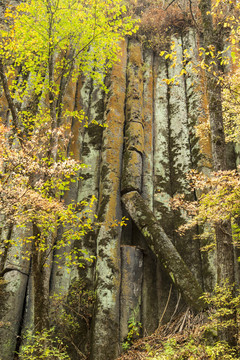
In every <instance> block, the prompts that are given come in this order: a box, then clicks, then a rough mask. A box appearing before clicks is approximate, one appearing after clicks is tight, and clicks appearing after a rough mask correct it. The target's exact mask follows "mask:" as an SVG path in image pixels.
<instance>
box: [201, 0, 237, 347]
mask: <svg viewBox="0 0 240 360" xmlns="http://www.w3.org/2000/svg"><path fill="white" fill-rule="evenodd" d="M211 5H212V2H211V0H201V1H200V5H199V8H200V10H201V16H202V23H203V35H204V47H205V50H206V51H207V50H210V47H211V46H213V47H214V48H212V50H213V52H214V54H215V58H214V59H212V57H211V56H210V55H206V58H205V62H206V65H207V66H208V67H210V68H211V67H212V71H210V72H209V71H206V79H207V84H206V85H207V97H208V106H209V118H210V129H211V145H212V158H213V169H214V170H215V171H221V170H226V168H227V164H226V143H225V136H224V126H223V113H222V98H221V84H220V83H219V81H218V78H217V77H216V76H214V75H213V71H215V72H216V73H218V72H219V69H220V65H219V64H218V60H217V57H216V54H217V51H218V50H220V51H222V50H223V48H222V36H223V33H222V32H218V31H217V29H215V28H214V26H213V19H212V15H211ZM212 60H214V61H215V62H216V64H211V62H212ZM215 234H216V243H217V282H218V284H219V285H220V286H223V284H224V283H225V282H226V281H228V283H229V285H232V284H234V283H235V272H234V268H235V266H234V248H233V241H232V234H231V222H230V220H227V221H224V222H223V221H219V223H218V224H217V225H216V227H215ZM232 296H234V290H233V292H232ZM231 319H232V320H233V321H234V323H235V325H236V326H235V327H227V328H223V329H221V330H220V331H219V338H220V340H223V341H227V343H228V344H229V345H231V346H236V345H237V321H236V314H235V313H234V314H233V315H232V316H231ZM225 320H226V319H225Z"/></svg>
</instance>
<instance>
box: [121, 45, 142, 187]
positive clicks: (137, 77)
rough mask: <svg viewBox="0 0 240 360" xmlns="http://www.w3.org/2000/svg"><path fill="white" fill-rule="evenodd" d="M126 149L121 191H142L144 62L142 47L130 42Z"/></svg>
mask: <svg viewBox="0 0 240 360" xmlns="http://www.w3.org/2000/svg"><path fill="white" fill-rule="evenodd" d="M128 57H129V59H128V66H127V79H128V87H127V99H126V129H125V148H124V154H123V174H122V184H121V189H122V192H123V193H125V192H128V191H131V190H136V191H138V192H141V190H142V157H143V150H144V131H143V69H142V66H143V59H142V48H141V45H140V44H139V43H138V42H137V41H135V40H131V41H130V42H129V49H128Z"/></svg>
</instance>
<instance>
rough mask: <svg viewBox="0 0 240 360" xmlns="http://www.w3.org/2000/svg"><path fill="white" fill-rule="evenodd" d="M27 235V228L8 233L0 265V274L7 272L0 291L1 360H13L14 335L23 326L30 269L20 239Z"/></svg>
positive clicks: (23, 245) (26, 251)
mask: <svg viewBox="0 0 240 360" xmlns="http://www.w3.org/2000/svg"><path fill="white" fill-rule="evenodd" d="M3 235H4V234H3ZM30 235H31V233H30V231H29V229H26V228H23V229H21V228H16V227H14V228H13V231H12V232H11V245H10V246H9V248H8V252H7V254H6V257H5V261H4V264H1V265H2V270H3V272H4V271H6V273H5V275H4V276H3V280H5V283H4V284H1V288H0V304H1V308H0V358H1V360H12V359H13V358H14V353H15V351H16V344H17V336H18V335H19V334H20V330H21V326H22V316H23V310H24V302H25V297H26V289H27V284H28V277H29V266H30V261H29V260H28V259H26V257H27V253H28V251H29V250H30V247H29V244H24V243H23V241H24V240H23V239H24V238H25V237H27V236H30ZM1 240H2V241H4V240H5V239H4V238H2V239H1ZM7 269H8V270H9V271H7ZM10 269H11V270H10Z"/></svg>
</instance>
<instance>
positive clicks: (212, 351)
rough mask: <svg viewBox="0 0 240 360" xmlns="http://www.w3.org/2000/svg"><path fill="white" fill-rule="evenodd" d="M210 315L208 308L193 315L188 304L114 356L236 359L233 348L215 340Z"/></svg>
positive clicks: (125, 359) (120, 359)
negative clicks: (168, 319)
mask: <svg viewBox="0 0 240 360" xmlns="http://www.w3.org/2000/svg"><path fill="white" fill-rule="evenodd" d="M211 318H212V312H211V311H210V310H208V311H205V312H201V313H199V314H197V315H196V314H194V313H193V312H192V311H191V310H190V309H189V308H188V309H187V310H186V311H184V312H181V313H180V314H178V315H177V316H176V317H175V318H174V319H172V320H170V321H169V322H168V323H167V324H164V325H160V326H159V327H158V328H157V329H156V331H155V332H154V333H153V334H152V335H150V336H145V337H143V338H141V339H138V340H136V341H135V342H134V343H133V344H132V346H131V347H130V348H129V350H128V351H126V352H124V353H123V354H122V355H121V356H120V357H118V359H117V360H142V359H145V360H215V359H216V360H237V359H239V356H238V355H237V354H236V352H235V351H234V350H233V349H232V348H230V347H229V346H228V345H227V344H226V343H224V342H219V341H218V340H217V331H216V328H215V325H214V324H213V321H212V320H211ZM238 320H239V319H238ZM239 341H240V338H238V344H239Z"/></svg>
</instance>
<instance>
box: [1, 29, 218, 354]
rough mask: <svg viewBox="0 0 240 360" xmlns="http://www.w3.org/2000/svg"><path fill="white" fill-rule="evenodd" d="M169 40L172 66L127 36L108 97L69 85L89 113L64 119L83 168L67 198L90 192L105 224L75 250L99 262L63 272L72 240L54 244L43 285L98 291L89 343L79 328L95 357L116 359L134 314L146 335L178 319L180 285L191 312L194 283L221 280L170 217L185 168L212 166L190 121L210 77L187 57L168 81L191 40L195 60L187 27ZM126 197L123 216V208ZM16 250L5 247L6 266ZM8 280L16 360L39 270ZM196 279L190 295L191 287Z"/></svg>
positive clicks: (197, 116) (202, 107) (73, 103)
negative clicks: (83, 285) (79, 282)
mask: <svg viewBox="0 0 240 360" xmlns="http://www.w3.org/2000/svg"><path fill="white" fill-rule="evenodd" d="M172 40H173V41H174V42H175V44H176V51H177V63H176V66H175V67H171V64H170V63H169V60H166V59H165V58H163V57H159V55H158V54H156V53H154V52H153V51H152V50H150V49H143V48H142V45H141V44H140V43H139V42H137V40H136V39H128V40H126V41H125V42H122V44H121V52H122V54H121V55H120V56H119V62H118V63H116V64H115V65H114V67H113V69H112V71H111V72H110V73H109V74H108V75H107V77H106V79H105V85H106V87H107V88H108V93H105V92H104V91H103V90H102V89H101V88H100V87H98V86H96V85H94V84H93V81H92V79H90V78H87V77H84V76H80V77H79V79H78V81H77V82H76V83H74V84H69V90H68V92H67V95H66V99H65V100H66V101H67V103H68V106H69V107H70V108H71V109H73V110H82V111H83V112H84V113H85V115H86V119H85V120H83V122H82V123H81V122H79V121H78V120H77V119H75V118H72V119H69V123H70V127H71V129H72V135H73V136H72V137H71V141H70V144H69V148H68V152H69V155H70V156H73V157H74V158H75V159H78V160H80V161H81V162H82V163H85V164H87V165H88V166H87V167H85V168H83V169H82V170H81V172H80V174H79V175H80V177H79V178H78V179H77V181H76V182H75V183H72V184H71V187H70V189H69V191H68V192H67V193H66V194H65V197H64V200H65V202H66V203H71V202H77V201H82V200H89V199H90V198H91V196H93V195H94V196H95V197H96V201H95V203H94V205H93V210H94V213H96V214H97V215H98V221H99V222H100V226H98V228H97V229H96V231H92V232H91V233H89V234H88V235H87V236H85V237H83V238H82V239H81V241H79V242H78V243H77V244H76V243H75V244H72V245H71V246H73V245H74V246H78V247H79V248H83V249H85V250H87V251H88V253H89V255H95V256H96V261H95V262H94V263H93V264H91V265H88V264H87V262H86V265H87V266H86V268H85V269H79V268H77V267H76V266H72V267H71V268H70V271H68V270H69V269H68V270H67V269H66V267H65V265H64V260H60V264H59V265H60V266H61V268H59V265H57V264H56V262H55V260H56V259H57V257H58V256H59V255H64V251H68V250H69V251H70V250H71V249H72V247H69V248H67V247H66V249H64V250H63V249H62V250H57V251H55V253H54V258H53V261H51V260H52V259H49V270H48V271H47V274H46V278H45V284H44V286H45V287H46V289H47V290H46V292H47V291H48V292H49V293H50V295H53V294H54V293H57V294H60V293H61V292H62V293H65V294H67V292H68V291H69V289H70V288H71V284H72V283H73V281H74V280H76V279H80V278H82V279H84V280H86V281H87V284H88V287H89V289H90V290H93V289H94V290H95V293H96V302H95V304H94V306H95V308H94V314H93V319H92V322H91V321H90V322H89V324H90V325H91V339H90V336H89V333H90V331H88V333H87V334H86V337H85V338H84V336H85V335H84V334H83V335H82V336H83V338H84V339H81V349H80V350H81V351H82V352H85V354H87V353H88V349H89V347H88V346H87V343H89V342H90V343H91V344H90V355H89V357H90V358H91V359H92V360H113V359H114V358H116V357H117V355H118V354H119V353H120V352H121V342H122V341H123V340H124V338H125V337H126V334H127V331H128V327H127V326H128V320H129V318H130V317H131V316H132V315H134V313H135V316H136V320H138V321H141V322H142V326H143V327H142V329H143V334H149V333H151V332H152V331H154V330H155V329H156V328H157V326H158V324H159V321H160V320H161V321H162V322H164V321H167V320H168V319H169V318H170V317H171V315H172V313H173V311H174V309H175V306H176V303H177V298H178V289H181V291H182V293H183V294H184V296H185V299H186V301H187V302H188V303H189V304H191V305H192V307H193V308H197V309H199V308H201V307H202V306H203V304H202V303H201V302H199V301H198V299H197V297H198V295H199V294H200V293H201V287H200V286H199V285H198V283H199V284H200V285H201V286H202V287H205V288H207V289H211V287H212V284H213V282H214V280H213V279H214V277H213V276H212V268H211V266H209V263H210V262H212V263H213V261H214V259H212V258H211V259H210V258H208V257H207V256H206V255H202V254H200V250H199V248H200V244H199V242H197V241H196V240H195V239H194V238H193V234H190V235H188V236H185V237H183V238H180V237H179V236H178V234H177V233H176V229H177V227H178V226H179V225H180V224H181V223H183V222H184V215H183V213H181V212H173V211H172V210H171V207H170V205H169V200H170V198H171V197H172V196H173V195H175V194H176V193H179V192H184V193H186V194H187V195H188V196H189V197H190V198H191V196H192V194H191V193H190V191H189V189H188V187H187V182H186V179H185V175H186V173H187V172H188V171H189V170H190V169H191V168H198V167H205V168H207V166H209V163H208V161H207V160H206V159H207V157H208V158H210V156H211V152H210V150H209V147H208V146H207V147H206V148H205V149H204V154H205V160H204V161H203V158H202V155H201V154H200V146H199V141H198V138H197V136H196V131H195V124H196V123H198V121H203V119H204V117H205V116H206V113H207V103H206V97H205V95H204V91H202V89H203V88H204V87H203V83H201V81H203V79H202V78H201V76H197V75H196V74H195V73H194V72H193V71H192V66H191V64H186V69H187V70H188V74H187V75H184V76H182V77H179V78H178V79H177V80H178V82H179V83H178V84H171V85H169V84H167V83H166V82H165V81H163V79H170V78H172V77H174V76H175V75H178V74H179V73H180V72H181V70H182V69H183V66H184V65H183V62H182V61H183V55H184V49H185V48H186V47H192V48H193V55H192V56H193V57H194V56H196V46H197V45H196V39H195V34H194V32H193V31H192V30H190V31H189V32H186V33H184V34H182V35H179V36H175V37H173V38H172ZM199 83H200V85H199ZM200 90H201V91H200ZM6 111H7V107H6V102H5V101H3V102H2V104H1V108H0V115H1V116H2V117H6ZM93 120H96V121H97V122H98V123H99V124H101V125H102V126H99V125H97V124H96V123H94V122H93ZM86 122H87V123H88V127H85V123H86ZM200 145H201V146H203V144H200ZM121 194H122V196H123V200H124V203H125V205H126V208H127V210H128V211H127V210H126V209H125V208H124V206H123V204H122V203H121ZM131 194H132V195H131ZM133 195H134V196H133ZM131 196H133V197H131ZM136 199H138V200H137V203H136V202H135V200H136ZM129 204H130V205H129ZM139 204H140V205H139ZM129 214H130V215H129ZM91 216H92V219H94V216H93V215H91ZM122 216H126V217H128V218H129V220H127V226H126V227H125V226H124V227H120V226H113V224H115V223H116V222H120V221H121V219H122ZM62 231H64V229H59V231H58V234H57V237H59V238H61V234H62ZM21 236H23V235H21ZM121 249H122V250H121ZM168 250H169V254H168V255H167V253H168ZM12 251H13V250H12V249H11V248H9V249H8V248H6V250H5V252H4V256H3V260H4V261H3V263H4V264H3V269H4V266H5V263H6V261H7V259H11V258H12ZM19 253H21V249H20V248H19ZM21 261H22V260H21ZM21 261H20V258H19V260H18V263H17V264H18V266H19V267H20V268H21V270H23V267H24V266H25V263H24V264H23V263H22V262H21ZM27 273H28V267H27ZM169 273H170V274H169ZM171 275H174V279H175V282H176V284H177V287H176V286H175V285H176V284H175V283H174V282H173V281H172V278H171ZM5 277H6V279H8V280H9V282H8V283H7V284H6V285H4V291H3V295H4V296H6V299H8V302H7V308H6V309H5V310H4V309H3V312H2V313H3V315H2V319H4V320H5V319H6V320H7V319H8V320H7V321H11V322H13V320H12V319H16V323H15V324H14V325H12V326H11V336H10V335H9V334H10V332H9V331H8V330H7V331H8V332H7V335H4V334H3V335H2V337H1V339H0V344H3V345H4V346H5V348H8V350H4V351H5V353H4V356H5V357H3V360H13V356H12V354H13V351H14V349H15V346H16V338H17V335H18V334H19V333H21V334H23V333H24V332H25V331H26V329H28V328H31V326H32V325H33V307H34V284H33V278H32V276H30V278H29V280H28V277H27V276H26V275H23V274H21V273H19V272H9V273H8V274H5ZM189 283H190V284H192V288H194V289H195V294H191V293H189V291H188V288H189ZM193 292H194V291H193ZM168 297H169V299H168ZM166 303H168V307H167V308H166V309H165V306H166ZM24 306H25V310H24V309H23V307H24ZM7 313H8V315H6V314H7ZM22 316H23V319H22ZM21 319H22V320H21ZM90 325H89V326H90ZM84 329H85V328H84ZM2 331H3V329H0V332H1V334H2ZM5 339H7V340H5ZM7 341H8V342H7ZM10 343H11V344H10ZM1 346H2V345H1ZM74 356H75V355H73V359H72V360H75V357H74ZM76 359H77V355H76Z"/></svg>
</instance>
